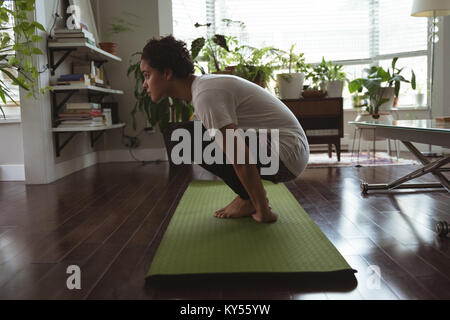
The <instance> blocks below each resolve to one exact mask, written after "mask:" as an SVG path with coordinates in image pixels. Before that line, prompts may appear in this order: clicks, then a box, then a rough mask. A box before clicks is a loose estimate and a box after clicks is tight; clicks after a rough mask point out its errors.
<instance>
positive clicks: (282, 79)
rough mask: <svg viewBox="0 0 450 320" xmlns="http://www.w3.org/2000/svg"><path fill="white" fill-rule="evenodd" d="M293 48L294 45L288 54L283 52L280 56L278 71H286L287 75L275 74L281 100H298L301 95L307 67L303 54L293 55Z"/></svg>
mask: <svg viewBox="0 0 450 320" xmlns="http://www.w3.org/2000/svg"><path fill="white" fill-rule="evenodd" d="M294 47H295V44H293V45H292V46H291V48H290V49H289V52H283V54H282V55H281V56H280V60H281V65H280V69H281V70H288V73H279V74H277V84H278V90H279V95H280V98H281V99H299V98H300V96H301V93H302V89H303V81H304V80H305V72H306V71H307V69H306V68H307V67H306V64H305V58H304V57H303V56H304V53H299V54H298V55H297V54H295V53H294ZM291 71H294V72H291ZM299 71H300V72H299Z"/></svg>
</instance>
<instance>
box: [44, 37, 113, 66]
mask: <svg viewBox="0 0 450 320" xmlns="http://www.w3.org/2000/svg"><path fill="white" fill-rule="evenodd" d="M48 47H49V48H50V49H61V50H63V49H76V50H75V51H73V52H72V55H73V56H75V57H82V58H86V56H87V57H88V58H89V59H90V60H104V59H107V60H109V61H118V62H120V61H122V59H121V58H119V57H117V56H115V55H112V54H110V53H109V52H106V51H104V50H102V49H100V48H97V47H96V46H93V45H92V44H89V43H85V42H50V41H49V42H48Z"/></svg>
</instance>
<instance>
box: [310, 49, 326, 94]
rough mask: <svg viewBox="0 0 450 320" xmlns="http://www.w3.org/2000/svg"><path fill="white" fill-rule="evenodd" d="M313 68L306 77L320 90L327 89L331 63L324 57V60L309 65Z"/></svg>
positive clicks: (324, 90)
mask: <svg viewBox="0 0 450 320" xmlns="http://www.w3.org/2000/svg"><path fill="white" fill-rule="evenodd" d="M308 67H309V69H310V70H311V71H310V72H309V73H308V74H307V76H306V78H307V79H311V82H312V85H313V87H316V88H319V90H320V91H322V92H324V93H325V92H326V91H327V76H328V72H329V65H328V63H327V62H326V61H325V58H324V57H322V62H321V63H319V64H316V65H314V66H308Z"/></svg>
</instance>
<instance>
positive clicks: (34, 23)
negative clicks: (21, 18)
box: [31, 21, 45, 31]
mask: <svg viewBox="0 0 450 320" xmlns="http://www.w3.org/2000/svg"><path fill="white" fill-rule="evenodd" d="M31 25H33V26H35V27H36V28H38V29H39V30H42V31H45V28H44V26H43V25H42V24H40V23H39V22H36V21H34V22H32V23H31Z"/></svg>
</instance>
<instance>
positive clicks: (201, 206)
mask: <svg viewBox="0 0 450 320" xmlns="http://www.w3.org/2000/svg"><path fill="white" fill-rule="evenodd" d="M263 184H264V187H265V189H266V191H267V195H268V197H269V200H270V204H271V207H272V209H273V210H274V211H275V212H277V213H278V214H279V217H278V220H277V222H275V223H271V224H262V223H258V222H256V221H254V220H253V219H252V218H251V217H247V218H238V219H219V218H216V217H214V211H215V210H217V209H219V208H223V207H224V206H226V205H227V204H228V203H230V202H231V200H233V199H234V198H235V196H236V195H235V193H234V192H233V191H232V190H231V189H230V188H229V187H228V186H227V185H226V184H225V183H224V182H222V181H200V180H195V181H192V182H191V183H190V184H189V186H188V188H187V190H186V191H185V193H184V195H183V197H182V198H181V200H180V203H179V204H178V207H177V208H176V210H175V213H174V215H173V217H172V220H171V221H170V223H169V226H168V227H167V231H166V232H165V234H164V236H163V239H162V241H161V243H160V245H159V247H158V250H157V252H156V254H155V257H154V259H153V262H152V264H151V267H150V270H149V272H148V274H147V280H150V279H153V278H155V277H158V276H169V275H194V274H197V275H202V274H229V273H299V272H331V271H342V270H351V268H350V266H349V265H348V263H347V262H346V261H345V259H344V258H343V257H342V256H341V254H340V253H339V252H338V251H337V250H336V248H335V247H334V246H333V244H332V243H331V242H330V241H329V240H328V239H327V237H326V236H325V235H324V234H323V233H322V231H321V230H320V229H319V227H318V226H317V225H316V224H315V223H314V222H313V221H312V220H311V218H310V217H309V216H308V215H307V213H306V212H305V210H303V208H302V207H301V206H300V205H299V203H298V201H297V200H296V199H295V198H294V196H293V195H292V194H291V192H290V191H289V190H288V189H287V188H286V186H284V185H283V184H281V183H280V184H273V183H272V182H269V181H263Z"/></svg>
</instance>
